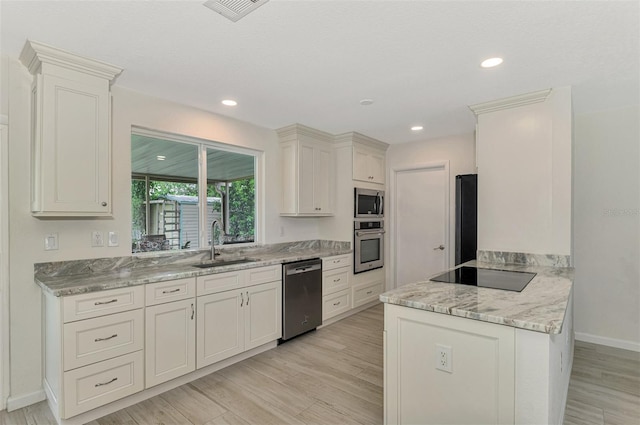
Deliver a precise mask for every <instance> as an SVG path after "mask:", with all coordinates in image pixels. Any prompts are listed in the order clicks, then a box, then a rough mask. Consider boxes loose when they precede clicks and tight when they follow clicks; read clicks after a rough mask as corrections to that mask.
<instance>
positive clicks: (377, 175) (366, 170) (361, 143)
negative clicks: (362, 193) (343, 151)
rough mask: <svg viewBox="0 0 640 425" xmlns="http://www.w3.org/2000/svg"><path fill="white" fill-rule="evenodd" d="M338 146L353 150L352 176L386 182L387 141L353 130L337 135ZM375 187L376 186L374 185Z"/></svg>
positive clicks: (375, 181)
mask: <svg viewBox="0 0 640 425" xmlns="http://www.w3.org/2000/svg"><path fill="white" fill-rule="evenodd" d="M335 144H336V148H343V147H350V148H351V150H352V154H353V156H352V163H351V173H352V175H351V178H352V179H353V180H356V181H363V182H367V183H374V184H381V185H384V184H385V177H386V174H387V169H386V164H385V157H386V152H387V148H388V147H389V145H388V144H387V143H384V142H381V141H380V140H377V139H374V138H372V137H369V136H365V135H364V134H360V133H357V132H355V131H352V132H350V133H344V134H339V135H337V136H336V137H335ZM372 187H374V186H372Z"/></svg>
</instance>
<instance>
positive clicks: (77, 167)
mask: <svg viewBox="0 0 640 425" xmlns="http://www.w3.org/2000/svg"><path fill="white" fill-rule="evenodd" d="M40 81H41V85H40V86H39V87H38V90H41V102H42V103H41V105H40V107H39V108H36V109H37V111H36V113H35V115H36V117H38V118H36V120H37V121H36V122H38V123H40V124H41V125H40V126H39V127H36V134H35V140H36V145H35V146H36V151H39V152H38V153H34V154H37V155H38V156H36V159H35V163H34V167H35V168H37V169H36V170H34V172H36V176H37V178H36V179H35V184H36V186H37V187H35V188H34V189H35V194H34V204H33V208H32V209H33V211H34V213H42V214H47V213H52V214H54V215H65V214H64V213H70V214H72V215H73V214H74V213H75V214H77V215H82V214H86V215H108V214H110V212H111V199H110V198H111V196H110V184H111V164H110V158H111V152H110V144H109V117H110V108H109V103H110V102H109V83H108V81H106V80H104V79H101V78H96V79H95V82H92V81H91V79H85V80H83V81H75V80H71V79H66V78H61V77H59V76H56V75H44V76H42V77H41V80H40ZM56 213H58V214H56Z"/></svg>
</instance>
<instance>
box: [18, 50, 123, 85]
mask: <svg viewBox="0 0 640 425" xmlns="http://www.w3.org/2000/svg"><path fill="white" fill-rule="evenodd" d="M20 62H22V64H23V65H24V66H26V67H27V69H28V70H29V72H30V73H31V74H32V75H36V74H38V73H40V72H41V70H42V64H43V63H48V64H51V65H57V66H60V67H63V68H67V69H71V70H74V71H79V72H82V73H85V74H89V75H93V76H96V77H100V78H104V79H107V80H109V81H110V82H112V83H113V81H114V80H115V78H116V77H117V76H118V75H120V73H121V72H122V68H120V67H117V66H115V65H111V64H108V63H106V62H100V61H97V60H94V59H89V58H86V57H84V56H79V55H76V54H73V53H70V52H67V51H65V50H61V49H58V48H56V47H52V46H49V45H47V44H44V43H40V42H37V41H33V40H27V42H26V43H25V45H24V47H23V48H22V53H21V54H20Z"/></svg>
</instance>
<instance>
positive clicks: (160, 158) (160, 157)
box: [156, 155, 167, 161]
mask: <svg viewBox="0 0 640 425" xmlns="http://www.w3.org/2000/svg"><path fill="white" fill-rule="evenodd" d="M156 159H157V160H158V161H164V160H165V159H167V157H166V156H164V155H158V156H156Z"/></svg>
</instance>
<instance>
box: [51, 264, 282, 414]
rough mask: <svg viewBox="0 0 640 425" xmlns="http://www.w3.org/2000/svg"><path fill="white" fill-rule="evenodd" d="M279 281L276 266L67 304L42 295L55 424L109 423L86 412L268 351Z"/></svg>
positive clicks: (276, 322) (66, 299)
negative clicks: (251, 352)
mask: <svg viewBox="0 0 640 425" xmlns="http://www.w3.org/2000/svg"><path fill="white" fill-rule="evenodd" d="M281 278H282V266H281V265H280V264H277V265H272V266H266V267H258V268H252V269H245V270H238V271H232V272H226V273H218V274H212V275H208V276H202V277H198V278H197V279H196V278H185V279H177V280H172V281H164V282H157V283H153V284H147V285H139V286H132V287H124V288H118V289H112V290H106V291H99V292H91V293H86V294H80V295H73V296H63V297H55V296H53V295H51V294H49V293H48V292H43V294H44V295H43V299H44V316H45V320H44V333H45V341H44V345H45V380H44V387H45V391H46V394H47V399H48V402H49V405H50V407H51V411H52V412H53V414H54V416H55V417H56V420H57V421H58V422H59V423H63V424H64V423H80V422H84V419H86V418H87V417H91V419H88V420H87V421H88V422H90V421H91V420H93V419H95V417H97V412H100V416H103V415H105V414H108V413H109V412H108V411H107V410H108V408H107V407H104V408H102V409H100V410H96V411H92V412H89V411H90V410H93V409H97V408H99V407H101V406H104V405H106V404H108V403H112V402H115V401H117V400H119V399H122V398H123V397H127V396H130V395H132V394H134V393H137V392H140V391H143V392H144V393H145V394H146V393H148V394H155V393H154V391H157V388H158V387H156V388H154V389H152V390H149V391H147V390H146V389H148V388H151V387H154V386H157V385H159V384H163V383H166V382H167V381H170V380H174V379H176V378H178V377H180V376H183V375H187V374H189V373H191V372H194V371H195V370H196V369H198V368H202V367H205V366H208V365H212V364H214V363H217V362H219V361H221V360H224V359H228V358H230V357H233V356H234V355H237V354H240V353H242V352H245V351H248V350H251V349H255V348H258V347H261V346H265V344H269V343H274V342H275V341H276V340H277V339H278V338H280V337H281V336H282V282H281ZM274 345H275V344H274ZM268 347H269V346H266V348H268ZM214 368H215V367H214ZM194 376H195V374H194ZM186 378H189V377H186ZM182 379H183V380H184V379H185V377H183V378H182ZM194 379H195V378H194ZM175 382H178V381H175ZM171 385H172V384H165V385H164V388H171ZM138 397H140V395H138ZM112 406H113V405H112ZM114 410H115V409H114ZM87 412H88V413H87ZM83 413H84V414H85V415H82V416H78V415H81V414H83ZM92 415H96V416H92ZM67 420H69V422H67Z"/></svg>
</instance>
